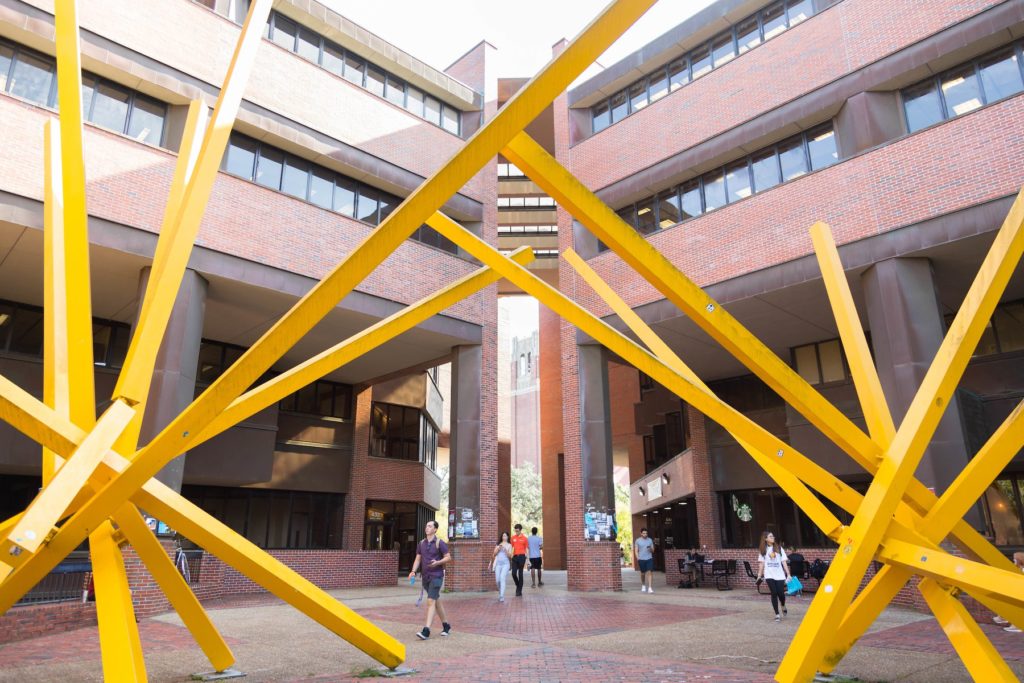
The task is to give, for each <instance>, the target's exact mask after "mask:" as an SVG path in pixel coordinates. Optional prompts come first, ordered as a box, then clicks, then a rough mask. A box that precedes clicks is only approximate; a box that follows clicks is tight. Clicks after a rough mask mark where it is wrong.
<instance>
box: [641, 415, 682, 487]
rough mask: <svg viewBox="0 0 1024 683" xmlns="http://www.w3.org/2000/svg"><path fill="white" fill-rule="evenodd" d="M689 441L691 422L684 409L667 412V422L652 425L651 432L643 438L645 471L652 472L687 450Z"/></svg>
mask: <svg viewBox="0 0 1024 683" xmlns="http://www.w3.org/2000/svg"><path fill="white" fill-rule="evenodd" d="M689 441H690V429H689V424H688V423H686V422H685V421H684V420H683V413H682V411H681V410H677V411H674V412H671V413H665V424H656V425H651V433H650V434H647V435H645V436H644V438H643V442H644V472H645V473H650V472H652V471H653V470H654V469H656V468H658V467H661V466H662V465H664V464H665V463H666V462H668V461H669V460H671V459H672V458H674V457H676V456H677V455H679V454H680V453H682V452H683V451H685V450H686V449H687V448H688V445H689Z"/></svg>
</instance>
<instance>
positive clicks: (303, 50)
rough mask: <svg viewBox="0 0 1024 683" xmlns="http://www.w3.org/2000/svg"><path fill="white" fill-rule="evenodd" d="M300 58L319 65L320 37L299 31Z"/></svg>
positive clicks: (303, 30)
mask: <svg viewBox="0 0 1024 683" xmlns="http://www.w3.org/2000/svg"><path fill="white" fill-rule="evenodd" d="M297 52H298V53H299V56H300V57H305V58H306V59H308V60H309V61H311V62H313V63H316V64H319V63H320V36H318V35H317V34H315V33H313V32H312V31H307V30H306V29H301V30H300V31H299V48H298V50H297Z"/></svg>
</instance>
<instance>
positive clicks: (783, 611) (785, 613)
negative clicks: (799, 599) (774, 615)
mask: <svg viewBox="0 0 1024 683" xmlns="http://www.w3.org/2000/svg"><path fill="white" fill-rule="evenodd" d="M788 615H789V610H787V609H786V608H785V607H783V608H782V616H784V617H785V616H788Z"/></svg>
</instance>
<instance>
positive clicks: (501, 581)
mask: <svg viewBox="0 0 1024 683" xmlns="http://www.w3.org/2000/svg"><path fill="white" fill-rule="evenodd" d="M511 562H512V544H511V543H509V542H508V532H507V531H502V532H501V538H499V539H498V545H496V546H494V552H493V553H492V554H491V561H490V562H488V563H487V570H488V571H493V572H494V582H495V583H496V584H498V602H505V582H506V580H507V579H508V570H509V567H510V565H511Z"/></svg>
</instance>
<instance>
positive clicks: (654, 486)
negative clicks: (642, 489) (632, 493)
mask: <svg viewBox="0 0 1024 683" xmlns="http://www.w3.org/2000/svg"><path fill="white" fill-rule="evenodd" d="M658 498H661V477H655V478H654V479H651V480H650V481H649V482H647V499H648V500H657V499H658Z"/></svg>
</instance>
